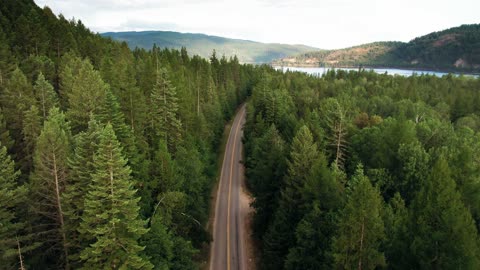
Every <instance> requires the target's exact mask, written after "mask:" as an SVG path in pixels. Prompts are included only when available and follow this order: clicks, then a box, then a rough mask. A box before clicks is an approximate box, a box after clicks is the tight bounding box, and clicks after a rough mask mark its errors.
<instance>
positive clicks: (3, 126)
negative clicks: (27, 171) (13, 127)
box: [0, 108, 14, 152]
mask: <svg viewBox="0 0 480 270" xmlns="http://www.w3.org/2000/svg"><path fill="white" fill-rule="evenodd" d="M0 143H1V144H2V145H3V146H5V147H6V148H7V152H9V151H11V150H12V147H13V144H14V141H13V139H12V137H11V136H10V131H9V130H8V129H7V123H6V122H5V117H4V116H3V111H2V109H1V108H0Z"/></svg>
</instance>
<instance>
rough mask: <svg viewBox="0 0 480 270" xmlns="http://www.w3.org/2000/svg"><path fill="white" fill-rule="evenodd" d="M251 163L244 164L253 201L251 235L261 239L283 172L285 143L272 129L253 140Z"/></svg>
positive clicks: (278, 191)
mask: <svg viewBox="0 0 480 270" xmlns="http://www.w3.org/2000/svg"><path fill="white" fill-rule="evenodd" d="M253 143H254V144H255V145H254V147H253V150H252V154H251V159H249V160H248V165H247V166H248V170H247V173H248V176H247V179H248V184H249V186H250V187H251V189H252V191H253V193H254V195H255V201H254V202H253V204H252V206H253V207H254V208H255V216H254V219H253V222H254V231H255V234H257V235H258V236H261V235H263V234H264V233H265V231H266V229H267V226H268V224H270V222H271V220H272V217H273V213H274V210H275V209H276V207H277V204H278V197H279V193H280V188H281V185H280V184H281V180H282V177H283V175H284V174H285V171H286V164H285V163H286V162H285V154H286V151H285V142H284V141H283V139H282V137H281V136H280V134H279V133H278V130H277V129H276V128H275V126H274V125H272V126H270V128H269V129H268V130H267V131H266V132H265V134H263V136H262V137H260V138H258V139H256V140H255V139H254V141H253Z"/></svg>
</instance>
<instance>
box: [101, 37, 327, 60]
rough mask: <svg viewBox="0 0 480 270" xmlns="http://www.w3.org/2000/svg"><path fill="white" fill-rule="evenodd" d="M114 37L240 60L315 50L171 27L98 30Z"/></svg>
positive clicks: (132, 44)
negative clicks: (213, 53)
mask: <svg viewBox="0 0 480 270" xmlns="http://www.w3.org/2000/svg"><path fill="white" fill-rule="evenodd" d="M101 35H102V36H104V37H110V38H112V39H113V40H118V41H125V42H126V43H127V44H128V45H129V46H130V48H132V49H133V48H135V47H139V48H144V49H151V48H152V47H153V44H156V45H157V46H159V47H161V48H174V49H180V48H182V47H186V48H187V50H188V51H189V52H190V53H191V54H192V55H195V54H197V55H200V56H202V57H205V58H208V57H210V55H211V54H212V52H213V50H216V52H217V54H218V55H225V56H226V57H230V56H234V55H237V57H238V59H239V61H240V62H242V63H270V62H272V61H273V60H274V59H278V58H282V57H285V56H287V55H295V54H301V53H305V52H308V51H313V50H318V49H317V48H314V47H309V46H305V45H287V44H278V43H261V42H255V41H250V40H241V39H231V38H224V37H218V36H209V35H204V34H191V33H179V32H170V31H144V32H108V33H103V34H101Z"/></svg>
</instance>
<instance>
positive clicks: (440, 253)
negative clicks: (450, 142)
mask: <svg viewBox="0 0 480 270" xmlns="http://www.w3.org/2000/svg"><path fill="white" fill-rule="evenodd" d="M410 216H411V220H410V224H409V230H410V235H412V236H413V239H411V240H412V241H411V244H410V252H411V253H412V254H411V256H412V257H413V258H414V261H415V263H414V265H411V266H410V267H411V268H423V269H425V268H431V269H478V267H479V266H480V262H479V254H480V253H479V248H478V235H477V230H476V228H475V223H474V221H473V219H472V216H471V214H470V212H469V211H468V209H467V208H466V207H465V205H464V204H463V202H462V200H461V196H460V193H459V192H458V191H457V190H456V185H455V181H454V180H453V179H452V178H451V172H450V168H449V166H448V163H447V162H446V160H445V158H443V157H442V156H440V157H439V158H438V160H437V161H436V162H435V163H434V165H433V167H432V171H431V173H430V176H429V177H428V178H427V179H426V180H425V181H424V182H423V185H422V188H421V190H420V191H419V192H418V194H417V196H416V197H415V199H414V200H413V202H412V207H411V214H410Z"/></svg>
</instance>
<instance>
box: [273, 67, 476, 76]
mask: <svg viewBox="0 0 480 270" xmlns="http://www.w3.org/2000/svg"><path fill="white" fill-rule="evenodd" d="M274 68H275V69H276V70H282V69H283V71H287V70H290V71H299V72H305V73H308V74H311V75H316V76H322V75H323V74H325V73H326V72H327V71H328V70H330V69H332V68H325V67H306V68H302V67H274ZM335 69H336V70H339V69H340V70H347V71H349V70H355V71H357V70H358V68H335ZM365 70H373V71H374V72H376V73H378V74H384V73H385V72H386V73H387V74H389V75H400V76H407V77H408V76H412V75H413V74H417V75H420V74H428V75H435V76H437V77H442V76H444V75H447V74H448V73H447V72H437V71H428V70H410V69H397V68H365ZM455 75H457V76H458V75H459V74H455ZM465 76H472V77H478V76H479V75H470V74H468V75H467V74H466V75H465Z"/></svg>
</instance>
